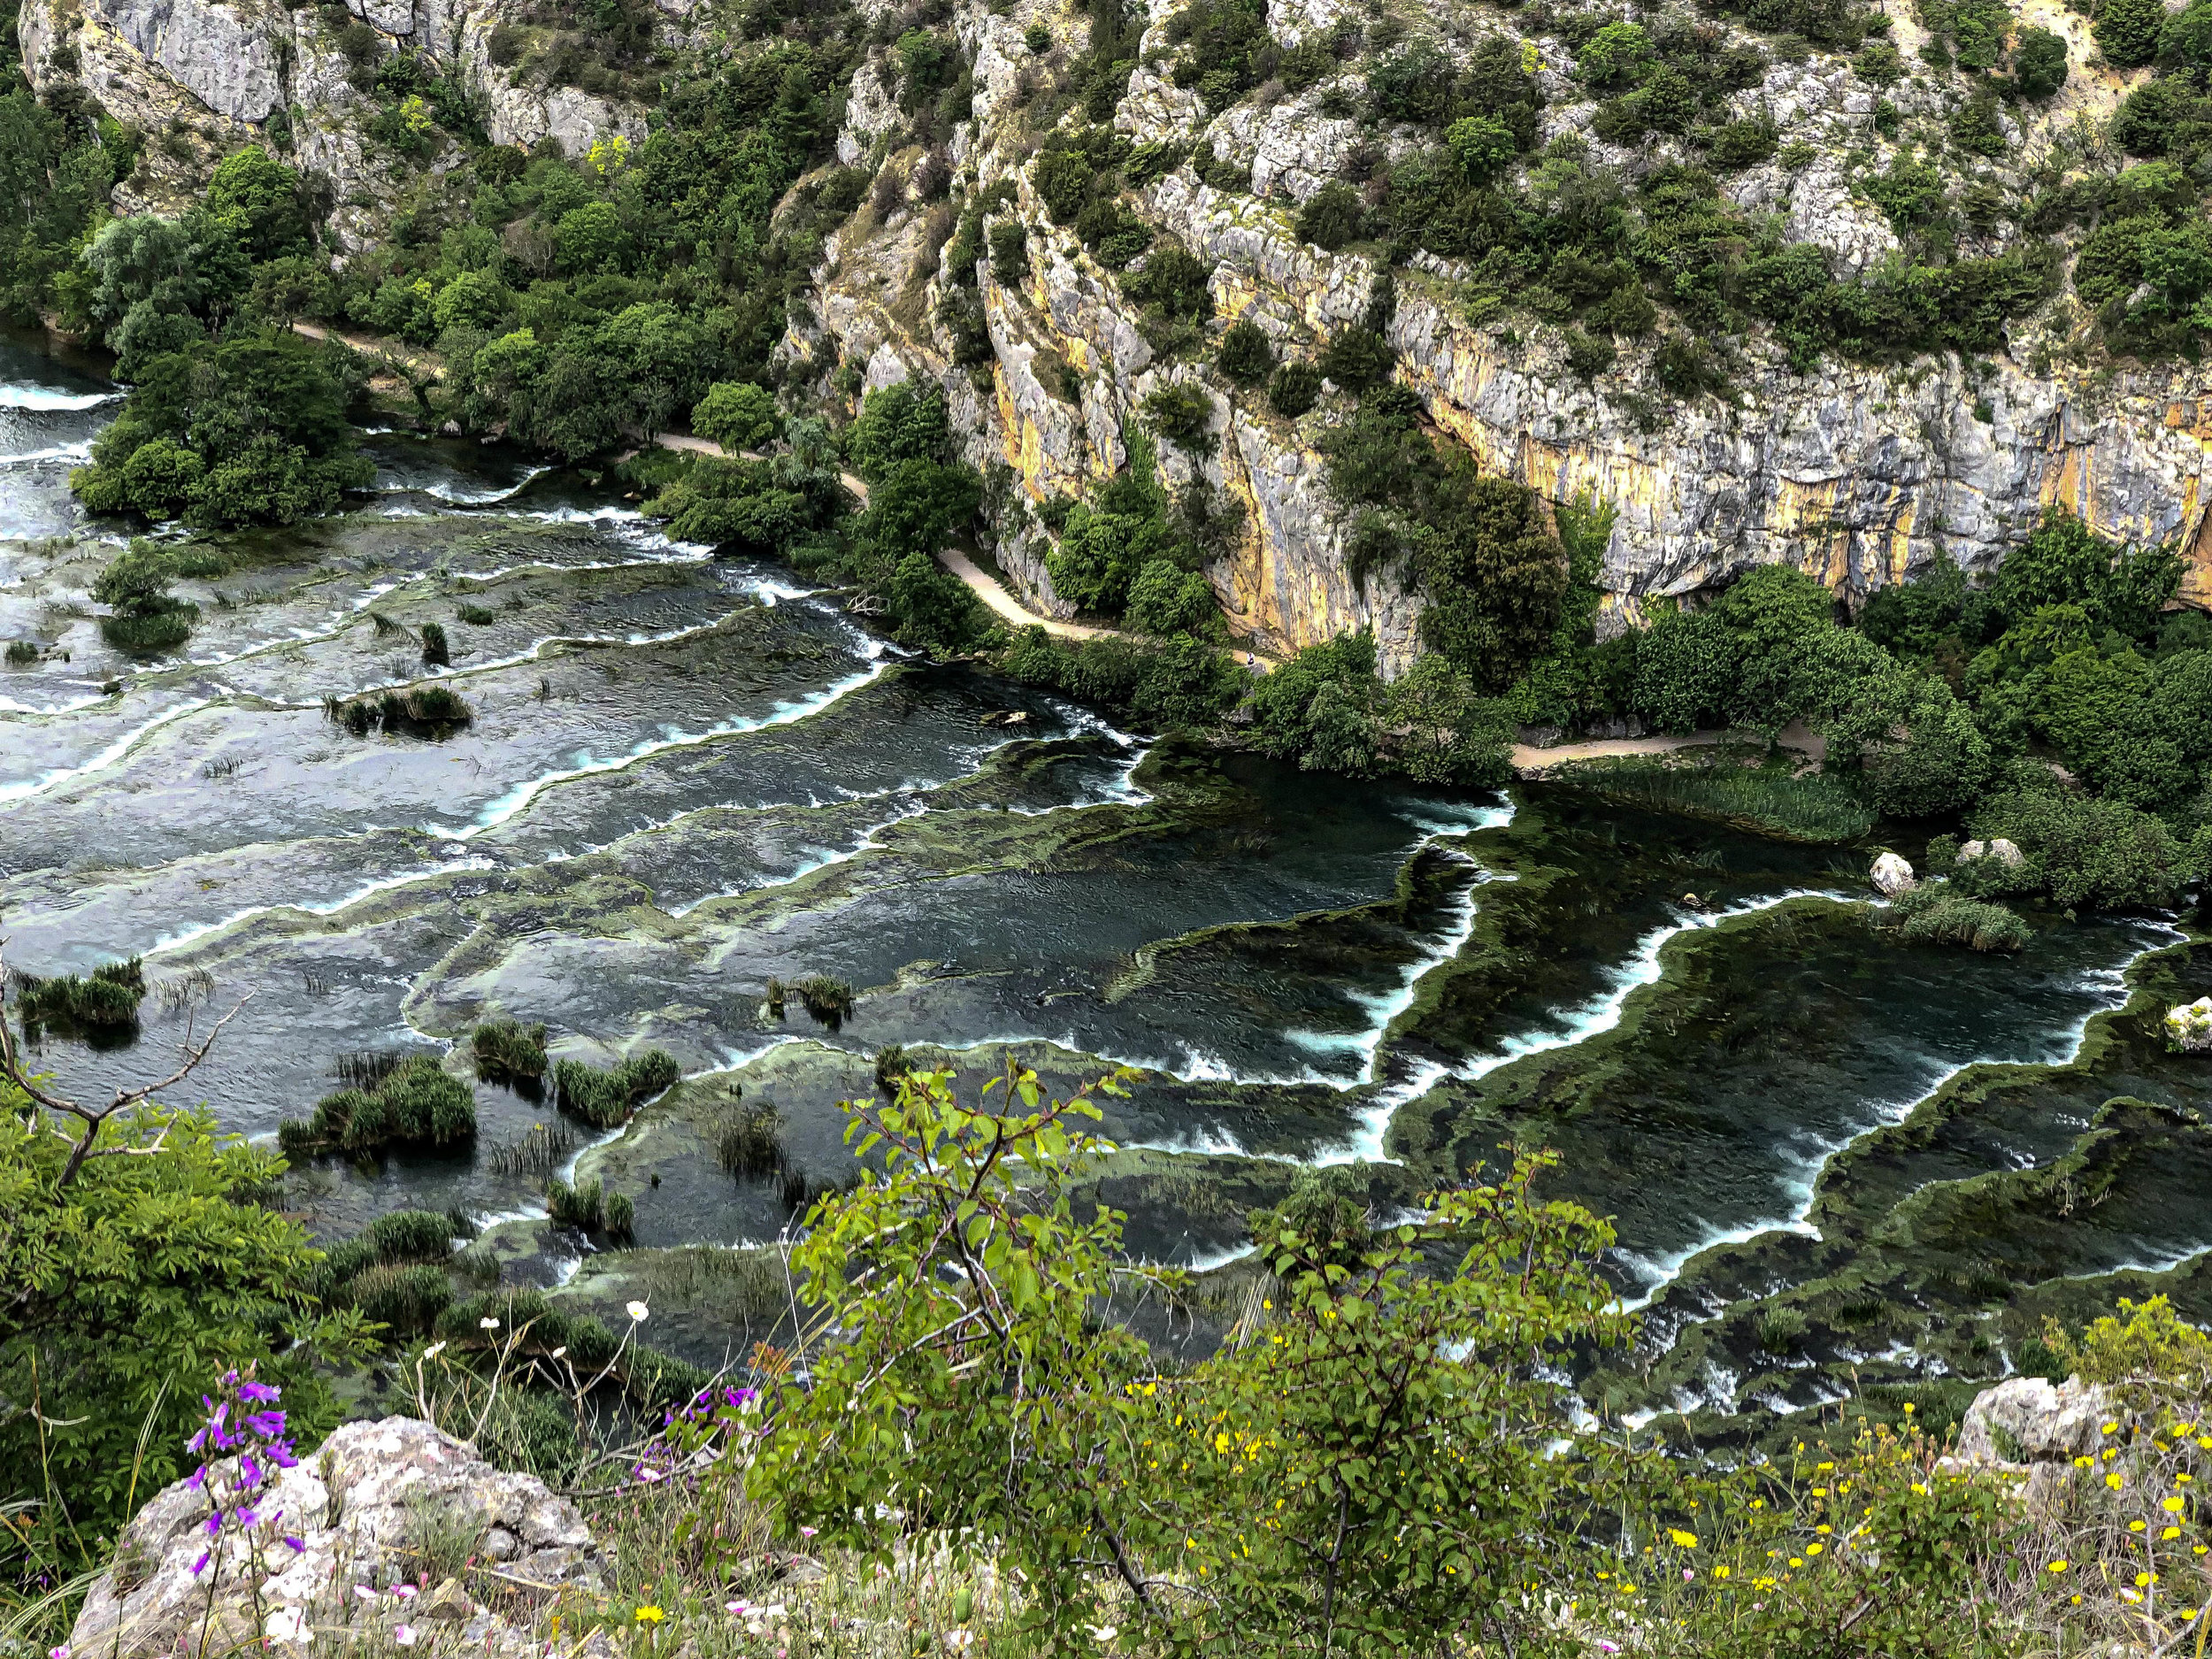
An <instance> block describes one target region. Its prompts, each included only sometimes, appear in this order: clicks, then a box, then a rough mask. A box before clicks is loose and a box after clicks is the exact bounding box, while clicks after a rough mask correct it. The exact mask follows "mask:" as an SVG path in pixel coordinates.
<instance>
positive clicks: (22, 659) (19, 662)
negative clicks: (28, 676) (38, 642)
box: [8, 640, 39, 668]
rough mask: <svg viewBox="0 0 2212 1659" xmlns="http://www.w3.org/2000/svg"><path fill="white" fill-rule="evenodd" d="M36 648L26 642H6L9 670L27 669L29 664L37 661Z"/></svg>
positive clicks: (29, 642)
mask: <svg viewBox="0 0 2212 1659" xmlns="http://www.w3.org/2000/svg"><path fill="white" fill-rule="evenodd" d="M38 655H39V653H38V647H37V646H35V645H34V644H32V643H31V641H28V640H10V641H8V666H9V667H10V668H27V667H28V666H29V665H30V664H33V663H35V662H36V661H38Z"/></svg>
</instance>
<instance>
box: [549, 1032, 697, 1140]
mask: <svg viewBox="0 0 2212 1659" xmlns="http://www.w3.org/2000/svg"><path fill="white" fill-rule="evenodd" d="M682 1075H683V1073H682V1072H681V1071H679V1070H678V1069H677V1065H676V1059H675V1056H673V1055H672V1054H670V1053H669V1052H668V1051H667V1050H666V1049H665V1048H648V1049H646V1050H645V1051H644V1052H643V1053H642V1054H638V1055H633V1056H631V1057H630V1058H629V1059H627V1060H625V1061H624V1062H623V1063H622V1064H620V1065H618V1066H617V1067H615V1068H614V1070H612V1071H601V1070H600V1069H599V1068H598V1067H596V1066H594V1065H587V1064H584V1062H583V1061H581V1060H562V1061H558V1062H557V1063H556V1064H555V1065H554V1067H553V1087H554V1093H555V1098H556V1099H557V1101H558V1102H559V1103H560V1106H561V1109H562V1110H564V1111H568V1112H572V1113H574V1114H575V1115H576V1116H577V1117H579V1118H582V1119H583V1120H584V1121H585V1122H586V1123H588V1124H591V1125H594V1126H595V1127H597V1128H600V1129H611V1128H613V1127H614V1126H615V1125H617V1124H618V1123H620V1122H621V1121H622V1120H623V1119H624V1118H627V1117H628V1116H629V1115H630V1113H631V1112H632V1111H633V1110H635V1109H636V1108H637V1107H638V1106H639V1105H640V1104H641V1103H642V1102H644V1101H646V1100H647V1099H649V1098H650V1097H651V1096H653V1095H655V1094H659V1093H660V1092H661V1091H662V1090H663V1089H664V1088H667V1087H670V1086H672V1084H673V1083H674V1082H675V1081H676V1079H678V1078H679V1077H680V1076H682Z"/></svg>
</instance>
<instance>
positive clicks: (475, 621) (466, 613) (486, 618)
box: [454, 605, 499, 628]
mask: <svg viewBox="0 0 2212 1659" xmlns="http://www.w3.org/2000/svg"><path fill="white" fill-rule="evenodd" d="M454 615H456V616H457V617H458V618H460V619H461V620H462V621H464V622H465V623H467V624H468V625H469V626H471V627H472V628H488V627H489V626H491V625H492V624H493V623H495V622H496V621H498V620H499V613H498V612H497V611H494V610H491V609H490V608H489V607H488V606H485V605H463V606H462V607H461V608H460V609H459V610H458V611H455V612H454Z"/></svg>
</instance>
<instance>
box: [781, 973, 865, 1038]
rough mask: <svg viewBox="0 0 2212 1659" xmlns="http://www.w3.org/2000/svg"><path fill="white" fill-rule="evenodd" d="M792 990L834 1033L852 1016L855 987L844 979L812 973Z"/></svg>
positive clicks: (817, 1018) (810, 1011) (814, 1015)
mask: <svg viewBox="0 0 2212 1659" xmlns="http://www.w3.org/2000/svg"><path fill="white" fill-rule="evenodd" d="M791 988H792V990H793V991H794V992H795V993H796V994H797V995H798V998H799V1001H800V1002H801V1003H802V1004H803V1006H804V1007H805V1009H806V1011H807V1012H808V1013H810V1014H811V1015H812V1016H813V1017H814V1018H815V1020H816V1021H817V1022H818V1024H820V1025H826V1026H828V1027H829V1028H830V1029H831V1030H832V1031H835V1030H836V1029H837V1028H838V1027H839V1026H840V1025H843V1024H844V1023H845V1021H846V1020H847V1019H849V1018H851V1016H852V1011H853V1002H854V1000H855V999H854V996H853V987H851V986H849V985H848V984H847V983H846V982H845V981H844V980H842V979H832V978H830V977H829V975H827V974H826V973H810V974H809V975H807V977H806V978H805V979H802V980H800V981H799V982H798V984H796V985H795V986H793V987H791Z"/></svg>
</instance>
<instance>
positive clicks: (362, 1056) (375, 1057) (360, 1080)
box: [330, 1048, 414, 1088]
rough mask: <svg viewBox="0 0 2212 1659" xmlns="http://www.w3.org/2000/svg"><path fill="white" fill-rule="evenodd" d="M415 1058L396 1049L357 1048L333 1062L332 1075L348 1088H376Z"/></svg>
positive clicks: (331, 1066)
mask: <svg viewBox="0 0 2212 1659" xmlns="http://www.w3.org/2000/svg"><path fill="white" fill-rule="evenodd" d="M413 1057H414V1056H412V1055H408V1054H402V1053H401V1052H399V1051H398V1050H397V1049H395V1048H357V1049H355V1050H354V1051H353V1052H352V1053H350V1054H342V1055H340V1056H338V1057H337V1058H336V1059H335V1060H334V1061H332V1062H331V1065H330V1074H331V1075H332V1076H333V1077H334V1078H336V1079H338V1080H339V1081H340V1082H341V1083H343V1084H344V1085H345V1086H346V1087H348V1088H374V1087H376V1086H377V1085H378V1084H379V1083H381V1082H382V1081H383V1080H384V1079H386V1078H388V1077H389V1076H391V1074H392V1073H393V1072H395V1071H398V1070H399V1068H400V1067H401V1066H403V1065H404V1064H406V1063H407V1062H408V1061H409V1060H411V1059H412V1058H413Z"/></svg>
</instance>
